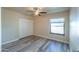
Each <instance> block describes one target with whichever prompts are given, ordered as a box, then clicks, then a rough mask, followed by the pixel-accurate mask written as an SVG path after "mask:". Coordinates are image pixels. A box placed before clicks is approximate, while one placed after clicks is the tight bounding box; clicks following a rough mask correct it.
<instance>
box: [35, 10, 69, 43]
mask: <svg viewBox="0 0 79 59" xmlns="http://www.w3.org/2000/svg"><path fill="white" fill-rule="evenodd" d="M57 17H61V18H62V17H64V18H65V36H63V35H56V34H51V33H50V25H49V24H50V23H49V20H50V19H52V18H57ZM68 26H69V12H68V11H66V12H60V13H54V14H51V15H46V16H37V17H35V18H34V34H35V35H38V36H42V37H45V38H50V39H53V40H57V41H61V42H65V43H68V42H69V27H68Z"/></svg>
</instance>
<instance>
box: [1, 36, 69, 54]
mask: <svg viewBox="0 0 79 59" xmlns="http://www.w3.org/2000/svg"><path fill="white" fill-rule="evenodd" d="M68 51H69V45H68V44H66V43H61V42H57V41H54V40H50V39H46V38H42V37H39V36H35V35H31V36H28V37H25V38H22V39H20V40H17V41H15V42H11V43H8V44H5V45H2V52H68Z"/></svg>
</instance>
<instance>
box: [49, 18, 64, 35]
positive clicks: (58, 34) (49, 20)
mask: <svg viewBox="0 0 79 59" xmlns="http://www.w3.org/2000/svg"><path fill="white" fill-rule="evenodd" d="M60 18H64V17H60ZM53 19H56V18H53ZM58 19H59V18H58ZM50 20H51V19H50ZM50 20H49V25H50V27H49V28H50V34H56V35H63V36H65V18H64V28H63V30H64V34H60V33H52V32H51V22H50Z"/></svg>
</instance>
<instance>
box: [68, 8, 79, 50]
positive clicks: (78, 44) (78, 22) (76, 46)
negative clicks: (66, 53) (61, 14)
mask: <svg viewBox="0 0 79 59" xmlns="http://www.w3.org/2000/svg"><path fill="white" fill-rule="evenodd" d="M70 48H71V51H79V8H76V7H75V8H71V10H70Z"/></svg>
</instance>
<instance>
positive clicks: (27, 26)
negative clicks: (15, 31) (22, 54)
mask: <svg viewBox="0 0 79 59" xmlns="http://www.w3.org/2000/svg"><path fill="white" fill-rule="evenodd" d="M32 34H33V20H28V19H24V18H21V19H20V20H19V36H20V38H23V37H26V36H29V35H32Z"/></svg>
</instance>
